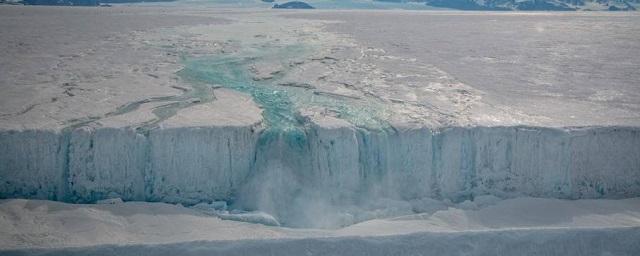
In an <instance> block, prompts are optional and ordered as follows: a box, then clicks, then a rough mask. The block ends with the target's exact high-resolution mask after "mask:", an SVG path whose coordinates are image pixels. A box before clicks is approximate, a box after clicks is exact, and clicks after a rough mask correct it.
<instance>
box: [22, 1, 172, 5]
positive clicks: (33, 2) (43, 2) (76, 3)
mask: <svg viewBox="0 0 640 256" xmlns="http://www.w3.org/2000/svg"><path fill="white" fill-rule="evenodd" d="M172 1H175V0H23V1H22V4H24V5H57V6H98V5H100V4H103V3H107V4H111V3H113V4H116V3H142V2H172Z"/></svg>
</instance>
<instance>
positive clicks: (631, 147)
mask: <svg viewBox="0 0 640 256" xmlns="http://www.w3.org/2000/svg"><path fill="white" fill-rule="evenodd" d="M265 132H266V133H267V134H264V133H265ZM0 140H1V143H0V177H1V179H2V180H1V182H2V184H3V185H2V186H1V188H2V190H1V191H0V196H1V197H2V198H16V197H18V198H35V199H51V200H62V201H67V202H85V203H86V202H96V201H97V200H102V199H106V198H116V197H119V198H122V199H123V200H125V201H130V200H145V201H162V202H171V203H183V204H186V205H191V204H197V203H199V202H211V201H215V200H224V201H228V202H231V204H232V206H234V207H236V208H240V209H246V210H257V211H263V212H266V213H268V214H270V215H273V216H274V217H275V218H277V219H278V220H279V221H280V222H282V224H283V225H289V226H322V227H326V226H329V227H330V226H341V225H345V224H351V223H352V222H354V221H358V220H361V219H368V218H367V217H366V216H365V217H363V216H358V215H357V214H358V213H362V211H357V210H353V211H350V210H349V209H350V208H353V207H360V208H362V209H367V210H377V209H389V208H394V207H396V206H394V204H393V203H384V202H382V201H381V200H383V199H389V200H391V202H406V201H411V200H419V199H421V198H435V199H439V200H445V199H448V200H451V201H453V202H463V201H464V200H467V199H473V198H474V197H478V196H483V195H494V196H498V197H502V198H505V197H517V196H535V197H551V198H569V199H578V198H629V197H636V196H639V195H640V175H638V171H639V170H640V131H639V130H638V129H636V128H629V127H591V128H572V129H552V128H540V127H468V128H463V127H459V128H446V129H437V130H432V129H426V128H420V129H409V128H408V129H396V130H395V131H392V132H389V131H367V130H363V129H359V128H354V127H351V126H347V125H345V126H343V127H332V128H330V129H329V128H323V127H322V126H320V125H311V126H309V127H308V128H306V130H305V131H304V133H302V134H298V133H273V132H271V133H269V131H268V130H252V129H251V128H249V127H211V128H171V129H157V130H153V131H151V132H150V133H149V135H146V136H145V135H142V134H139V133H136V132H135V131H133V130H126V129H106V128H96V129H89V128H82V129H76V130H74V131H72V132H69V131H63V132H54V131H51V132H47V131H12V132H2V134H1V135H0ZM394 200H395V201H394ZM381 202H382V203H381ZM380 204H382V205H384V206H383V207H378V205H380ZM396 208H397V209H403V208H402V206H398V207H396ZM408 209H411V207H410V206H409V207H408ZM354 214H355V215H354ZM363 214H364V213H363ZM328 215H332V216H334V217H335V218H330V219H329V220H321V219H319V216H328ZM381 215H382V216H387V214H385V213H381ZM390 215H394V214H393V213H390ZM371 217H379V216H371ZM345 218H346V220H345ZM345 222H346V223H345Z"/></svg>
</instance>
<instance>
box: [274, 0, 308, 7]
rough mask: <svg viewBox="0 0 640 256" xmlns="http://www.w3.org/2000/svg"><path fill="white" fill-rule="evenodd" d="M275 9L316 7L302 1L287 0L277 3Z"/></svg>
mask: <svg viewBox="0 0 640 256" xmlns="http://www.w3.org/2000/svg"><path fill="white" fill-rule="evenodd" d="M273 9H315V8H313V6H311V5H309V4H307V3H305V2H300V1H293V2H287V3H284V4H276V5H274V6H273Z"/></svg>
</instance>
